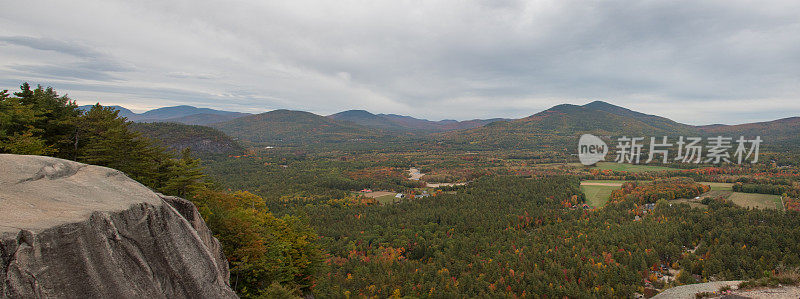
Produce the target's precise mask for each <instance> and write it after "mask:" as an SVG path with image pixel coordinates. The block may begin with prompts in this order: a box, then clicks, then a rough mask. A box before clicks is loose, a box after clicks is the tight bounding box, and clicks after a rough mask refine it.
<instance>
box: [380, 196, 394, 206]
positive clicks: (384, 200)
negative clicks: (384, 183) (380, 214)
mask: <svg viewBox="0 0 800 299" xmlns="http://www.w3.org/2000/svg"><path fill="white" fill-rule="evenodd" d="M396 199H397V198H396V197H394V195H384V196H378V197H376V198H375V200H377V201H378V202H379V203H381V204H382V205H385V204H390V203H394V201H395V200H396Z"/></svg>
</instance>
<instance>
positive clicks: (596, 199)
mask: <svg viewBox="0 0 800 299" xmlns="http://www.w3.org/2000/svg"><path fill="white" fill-rule="evenodd" d="M617 189H619V187H617V186H581V191H583V194H586V203H587V204H589V206H592V207H594V208H599V207H602V206H603V205H605V204H606V202H608V198H609V197H611V191H614V190H617Z"/></svg>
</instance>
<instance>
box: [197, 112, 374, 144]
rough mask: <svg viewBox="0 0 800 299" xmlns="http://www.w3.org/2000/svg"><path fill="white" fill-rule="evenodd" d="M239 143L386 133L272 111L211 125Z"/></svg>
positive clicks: (368, 137)
mask: <svg viewBox="0 0 800 299" xmlns="http://www.w3.org/2000/svg"><path fill="white" fill-rule="evenodd" d="M212 126H213V127H215V128H218V129H219V130H221V131H223V132H225V133H226V134H228V135H230V136H232V137H236V138H239V139H240V140H244V141H249V142H253V143H259V144H266V145H287V144H289V145H297V144H311V143H329V142H347V141H351V142H352V141H364V140H373V141H374V140H377V139H379V138H381V137H386V136H388V134H387V133H385V132H383V131H380V130H377V129H370V128H367V127H363V126H360V125H357V124H354V123H351V122H339V121H336V120H333V119H330V118H327V117H324V116H319V115H316V114H313V113H309V112H303V111H291V110H275V111H270V112H264V113H261V114H257V115H251V116H245V117H240V118H237V119H234V120H231V121H228V122H223V123H216V124H213V125H212Z"/></svg>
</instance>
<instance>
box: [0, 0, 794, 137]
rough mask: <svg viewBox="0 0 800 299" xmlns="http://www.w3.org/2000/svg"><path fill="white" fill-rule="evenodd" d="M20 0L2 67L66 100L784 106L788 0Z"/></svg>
mask: <svg viewBox="0 0 800 299" xmlns="http://www.w3.org/2000/svg"><path fill="white" fill-rule="evenodd" d="M30 9H32V10H35V11H37V14H34V15H33V16H31V15H25V16H21V15H16V14H12V13H11V12H0V16H2V18H0V28H5V29H0V36H2V35H6V36H7V37H4V38H0V57H2V58H3V59H2V60H0V61H6V63H5V64H3V63H0V68H4V69H5V70H7V71H6V72H2V73H0V76H1V77H0V79H5V80H9V81H13V80H30V79H37V80H43V81H45V82H43V81H38V82H37V83H43V84H51V85H54V86H69V88H70V89H69V90H68V91H69V92H70V93H71V94H72V95H73V97H75V98H78V99H79V100H80V99H81V98H82V97H83V96H86V97H92V98H94V97H96V98H102V99H103V101H115V102H114V103H112V104H121V105H126V104H128V105H129V106H131V105H132V106H138V107H142V108H147V107H151V106H158V105H159V104H158V103H159V102H163V103H181V104H194V105H208V106H211V107H214V108H222V109H236V110H242V111H248V112H258V111H263V110H264V109H275V108H290V109H304V110H310V111H312V112H316V113H322V114H326V113H333V112H337V111H340V110H344V109H352V108H359V109H367V110H370V111H374V112H382V113H402V114H409V115H413V116H418V117H426V118H430V119H442V118H456V119H468V118H475V117H522V116H526V115H530V114H533V113H536V112H538V111H540V110H542V109H545V108H548V107H549V106H552V105H555V104H559V103H564V102H567V103H576V104H582V103H586V102H589V101H592V100H597V99H601V100H606V101H609V102H612V103H615V104H618V105H622V106H626V107H629V108H632V109H636V110H640V111H643V112H647V113H654V114H659V115H664V116H667V117H670V118H673V119H675V120H678V121H684V122H689V123H696V124H704V123H741V122H746V121H758V120H769V119H774V118H779V117H788V116H797V115H799V114H800V101H797V99H798V96H799V95H800V19H798V18H797V15H800V3H798V2H796V1H758V2H753V1H703V2H697V1H639V2H630V1H514V0H505V1H457V0H449V1H426V2H424V4H420V3H410V2H402V1H385V2H384V1H369V2H363V1H355V0H353V1H347V0H345V1H337V2H325V1H304V0H297V1H290V2H283V1H274V2H272V1H268V2H263V1H242V2H237V3H236V4H230V3H227V2H218V1H210V0H204V1H192V2H174V1H166V2H165V1H145V2H137V3H135V4H134V3H129V2H125V1H104V3H103V4H102V5H97V3H95V2H90V1H71V2H70V3H68V4H67V3H63V4H62V3H52V2H39V1H32V3H31V4H30ZM86 11H92V12H93V13H92V14H91V15H89V14H87V13H85V12H86ZM78 41H80V42H78ZM20 47H23V48H28V49H35V50H36V51H37V52H36V54H32V53H25V52H24V51H21V50H19V48H20ZM61 57H71V58H70V59H71V60H70V59H67V62H64V61H63V59H61ZM71 70H73V71H71ZM3 81H4V80H3ZM0 82H2V81H0ZM91 101H95V100H94V99H92V100H91Z"/></svg>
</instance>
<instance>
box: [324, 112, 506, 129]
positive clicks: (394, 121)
mask: <svg viewBox="0 0 800 299" xmlns="http://www.w3.org/2000/svg"><path fill="white" fill-rule="evenodd" d="M328 117H329V118H331V119H335V120H339V121H349V122H352V123H356V124H359V125H362V126H365V127H372V128H377V129H383V130H388V131H411V132H414V131H417V132H423V133H424V132H444V131H453V130H463V129H471V128H477V127H481V126H484V125H486V124H489V123H492V122H495V121H501V120H508V119H504V118H493V119H473V120H466V121H457V120H440V121H430V120H427V119H418V118H413V117H410V116H405V115H397V114H372V113H370V112H368V111H365V110H347V111H342V112H339V113H336V114H332V115H328Z"/></svg>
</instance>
